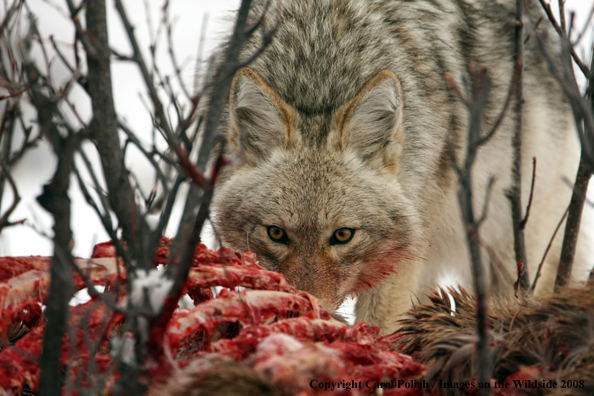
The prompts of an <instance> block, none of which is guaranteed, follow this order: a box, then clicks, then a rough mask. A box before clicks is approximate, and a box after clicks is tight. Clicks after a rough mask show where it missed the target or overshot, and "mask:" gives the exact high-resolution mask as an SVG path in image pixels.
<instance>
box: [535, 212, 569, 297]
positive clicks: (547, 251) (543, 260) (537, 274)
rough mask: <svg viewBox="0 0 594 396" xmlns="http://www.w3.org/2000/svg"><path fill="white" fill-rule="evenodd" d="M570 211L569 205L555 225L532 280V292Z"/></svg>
mask: <svg viewBox="0 0 594 396" xmlns="http://www.w3.org/2000/svg"><path fill="white" fill-rule="evenodd" d="M568 212H569V206H568V207H567V209H565V213H563V217H561V220H559V223H558V224H557V227H555V232H553V236H552V237H551V239H550V240H549V244H548V245H547V248H546V249H545V252H544V254H543V256H542V260H540V263H539V264H538V269H537V270H536V274H535V276H534V281H533V282H532V286H531V287H530V292H531V293H534V289H536V283H537V282H538V279H539V278H540V273H541V270H542V266H543V264H544V262H545V260H546V258H547V255H548V254H549V250H551V246H553V241H554V240H555V237H556V236H557V232H559V229H560V228H561V224H563V222H564V221H565V218H566V217H567V213H568Z"/></svg>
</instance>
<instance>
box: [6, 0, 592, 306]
mask: <svg viewBox="0 0 594 396" xmlns="http://www.w3.org/2000/svg"><path fill="white" fill-rule="evenodd" d="M27 2H28V4H29V7H30V9H31V10H32V11H33V13H35V14H36V15H37V17H38V18H37V21H38V24H39V28H40V31H41V34H42V36H44V37H46V38H47V37H49V35H53V36H54V38H55V39H56V41H58V43H60V46H61V48H62V49H63V51H64V52H65V53H67V54H70V52H71V51H69V50H68V46H69V44H70V43H71V42H72V39H73V37H74V30H73V28H72V25H71V23H70V21H69V20H68V18H66V16H65V11H60V10H64V9H65V1H62V0H28V1H27ZM107 3H108V25H109V33H110V45H111V46H112V47H114V48H115V49H117V50H119V52H121V53H123V54H127V53H130V49H129V46H128V44H127V43H128V42H127V39H126V37H125V35H124V30H123V28H122V25H121V22H120V20H119V16H118V15H117V13H116V11H115V7H114V5H113V1H109V0H108V2H107ZM145 3H149V14H150V19H151V21H152V26H153V30H154V28H155V26H157V23H158V21H159V18H160V15H161V5H162V2H161V1H158V0H150V1H149V0H147V1H146V2H145V1H143V0H124V4H125V7H126V9H127V10H128V14H129V17H130V19H131V20H132V23H133V24H134V25H135V26H136V33H137V37H138V38H139V39H140V40H141V45H142V46H143V47H144V49H146V50H147V52H145V55H148V45H149V37H150V35H149V29H148V23H147V12H146V8H145ZM552 3H554V4H553V5H556V3H557V2H556V1H553V2H552ZM239 4H240V1H239V0H210V1H204V0H172V1H171V2H170V15H171V17H172V19H174V20H175V21H176V22H175V30H174V46H175V50H176V53H177V58H178V62H180V64H182V65H186V66H185V68H184V72H183V73H182V77H183V78H184V80H185V81H186V82H187V83H188V84H189V85H190V86H191V85H192V79H193V73H194V64H195V61H196V53H197V48H198V43H199V38H200V33H201V30H202V27H203V22H204V15H205V13H208V15H209V17H208V29H207V36H206V46H205V54H204V55H205V56H204V58H205V59H206V58H207V56H208V53H210V52H211V51H212V50H213V48H215V46H216V45H217V43H218V42H219V41H218V40H217V38H220V37H221V33H223V32H225V31H227V30H228V29H229V28H230V27H231V24H230V23H229V22H228V21H224V20H223V19H224V17H225V16H228V15H229V11H230V10H233V9H236V8H237V7H238V6H239ZM566 8H567V9H568V10H574V11H575V12H576V21H577V26H579V27H581V25H582V24H583V21H584V20H585V19H586V17H587V15H588V14H589V11H590V9H591V8H592V1H590V0H567V5H566ZM4 12H5V8H4V2H1V3H0V16H1V15H3V13H4ZM583 42H584V43H585V42H587V43H590V42H591V35H589V37H587V38H586V39H585V40H583ZM47 44H48V48H50V49H51V45H49V42H47ZM166 49H167V47H166V41H165V40H161V42H160V48H159V51H158V59H159V60H160V68H161V70H162V72H163V73H164V74H171V70H172V69H173V67H172V66H171V64H170V62H169V58H168V55H167V53H166ZM50 54H52V51H51V50H50ZM50 56H53V55H50ZM70 59H71V60H72V56H71V54H70ZM112 75H113V85H114V93H115V94H114V97H115V103H116V109H117V112H118V114H120V115H121V116H122V117H123V118H124V119H125V120H126V121H127V123H128V124H129V125H130V126H132V128H133V130H134V131H135V132H136V133H137V134H138V135H139V136H140V137H141V138H142V139H144V141H146V142H149V141H150V139H151V134H152V128H151V123H150V117H149V116H148V115H147V110H146V107H145V105H144V104H143V101H144V103H148V99H147V95H146V90H145V89H144V86H143V83H142V81H141V79H140V76H139V73H138V72H137V70H136V67H135V66H134V65H132V64H129V63H125V62H114V63H113V64H112ZM52 77H53V79H54V81H57V82H61V83H63V82H65V81H66V80H67V79H68V72H67V70H66V69H65V68H64V67H63V66H62V65H61V64H60V62H59V61H54V62H53V66H52ZM70 99H71V101H72V102H73V103H76V107H77V110H78V112H79V113H80V114H81V116H82V118H83V119H85V120H89V119H90V114H91V112H90V103H89V100H88V99H87V97H86V95H85V94H84V93H83V92H82V90H81V89H80V88H78V87H75V89H74V90H73V92H72V94H71V97H70ZM0 105H2V104H1V103H0ZM25 111H27V109H25ZM28 118H29V119H32V118H33V115H32V113H31V112H30V110H29V113H28ZM133 154H134V155H130V156H128V157H127V165H128V167H129V168H130V169H131V171H132V172H134V173H135V174H136V175H137V178H138V180H139V183H140V184H141V185H143V186H145V187H146V188H149V187H150V186H151V185H152V174H150V172H147V171H146V169H147V167H146V164H145V163H144V160H143V159H142V158H141V156H140V155H139V154H138V153H133ZM95 162H97V161H96V158H95ZM55 164H56V161H55V158H54V157H53V154H52V153H51V150H50V149H49V147H48V145H47V144H46V143H42V144H40V146H39V147H38V148H37V149H34V150H31V151H29V152H28V154H27V155H26V156H25V158H24V159H23V160H22V161H21V162H20V163H19V164H18V165H17V166H16V167H15V168H14V169H13V170H12V172H13V177H14V179H15V181H16V183H17V185H18V188H19V191H20V194H21V197H22V201H21V203H20V205H19V207H18V209H17V210H16V212H15V213H14V214H13V216H12V217H11V219H12V220H16V219H21V218H26V219H27V225H23V226H16V227H12V228H9V229H7V230H5V231H4V232H3V233H2V235H0V255H3V256H19V255H45V256H49V255H51V253H52V248H51V243H50V241H49V240H48V239H47V238H46V237H44V236H41V235H40V233H39V232H38V231H42V232H43V233H45V234H46V235H51V234H52V231H51V226H52V222H51V217H50V216H49V215H48V214H47V213H46V212H45V211H44V209H43V208H41V207H40V206H39V204H38V203H37V202H36V200H35V197H36V196H38V195H39V194H40V193H41V189H42V186H43V184H44V183H46V182H47V181H48V180H49V179H50V178H51V176H52V174H53V172H54V168H55ZM72 185H73V187H71V191H70V197H71V199H72V201H73V214H72V229H73V232H74V240H75V245H74V250H73V253H74V254H75V255H77V256H79V257H89V255H90V253H91V249H92V246H93V245H94V244H95V243H96V242H101V241H104V240H107V239H108V237H107V234H106V233H105V232H104V231H103V230H102V226H101V223H100V222H99V219H98V218H97V216H96V215H95V213H94V212H93V211H92V209H91V208H90V207H89V206H88V205H87V204H86V203H85V202H84V199H83V197H82V194H81V192H80V190H79V188H78V186H77V184H76V182H75V181H74V180H73V183H72ZM5 194H6V195H5V197H4V202H5V203H7V202H11V200H12V196H11V193H10V191H8V189H6V193H5ZM586 210H592V209H589V208H587V209H586ZM180 212H181V206H180V205H178V207H177V208H176V211H175V213H177V214H178V215H179V213H180ZM175 226H176V224H175V223H174V224H172V225H171V226H170V228H169V229H168V230H167V234H168V235H169V236H172V235H173V233H174V230H175V229H176V227H175ZM34 228H36V229H37V231H36V230H35V229H34ZM205 233H206V234H208V233H209V231H208V230H206V232H205ZM204 240H205V241H207V243H208V244H210V245H211V247H213V245H214V241H213V238H212V237H211V236H210V237H209V236H208V235H204ZM352 305H353V301H352V300H351V301H348V302H347V303H346V304H345V305H344V306H343V308H341V310H342V311H343V312H344V313H345V314H346V315H348V316H350V317H352Z"/></svg>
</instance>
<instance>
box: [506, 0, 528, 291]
mask: <svg viewBox="0 0 594 396" xmlns="http://www.w3.org/2000/svg"><path fill="white" fill-rule="evenodd" d="M524 10H525V4H524V0H516V27H515V62H514V63H515V72H514V77H513V79H514V83H515V88H516V89H515V101H514V105H515V106H514V107H515V108H514V115H515V120H514V133H513V136H512V141H511V146H512V150H513V162H512V185H511V187H510V189H509V190H508V191H507V193H506V196H507V198H508V199H509V201H510V204H511V205H510V206H511V215H512V222H513V233H514V253H515V257H516V265H517V266H520V263H522V266H523V272H522V277H521V279H520V288H521V289H522V291H527V290H528V287H529V274H528V258H527V256H526V246H525V242H524V228H523V226H522V222H523V220H524V219H525V217H524V215H523V214H522V130H523V118H524V117H523V113H524V92H523V74H524V22H523V18H524V13H525V11H524Z"/></svg>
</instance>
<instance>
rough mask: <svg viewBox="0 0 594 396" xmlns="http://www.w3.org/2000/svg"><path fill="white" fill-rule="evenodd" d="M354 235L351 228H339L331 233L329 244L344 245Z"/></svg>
mask: <svg viewBox="0 0 594 396" xmlns="http://www.w3.org/2000/svg"><path fill="white" fill-rule="evenodd" d="M354 235H355V230H353V229H352V228H339V229H338V230H336V231H334V234H332V238H330V245H344V244H345V243H349V242H350V241H351V239H353V236H354Z"/></svg>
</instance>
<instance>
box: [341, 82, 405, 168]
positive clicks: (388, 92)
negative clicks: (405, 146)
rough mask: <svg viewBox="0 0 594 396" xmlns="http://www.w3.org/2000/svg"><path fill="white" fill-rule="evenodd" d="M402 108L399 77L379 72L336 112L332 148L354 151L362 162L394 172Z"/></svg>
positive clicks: (399, 138)
mask: <svg viewBox="0 0 594 396" xmlns="http://www.w3.org/2000/svg"><path fill="white" fill-rule="evenodd" d="M403 105H404V103H403V94H402V88H401V86H400V81H399V80H398V77H396V75H394V73H392V72H391V71H388V70H384V71H382V72H380V73H379V74H378V75H376V76H375V77H374V78H373V79H371V81H369V82H368V83H367V85H366V86H365V87H364V88H363V89H362V90H361V92H359V94H358V95H357V96H356V97H355V98H354V99H353V100H351V101H350V102H349V103H347V104H346V105H345V106H344V107H342V108H341V109H340V110H339V111H338V113H337V115H336V121H337V124H338V134H337V135H335V139H336V141H335V144H338V146H339V147H340V149H342V150H353V151H354V152H355V154H356V155H357V156H358V157H359V158H361V159H362V160H363V161H365V162H373V163H376V164H377V165H379V166H385V167H387V168H389V169H390V170H392V171H395V170H396V168H397V167H398V161H399V159H400V156H401V154H402V143H403V139H404V133H403V130H402V129H403V128H402V113H403V107H404V106H403Z"/></svg>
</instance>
